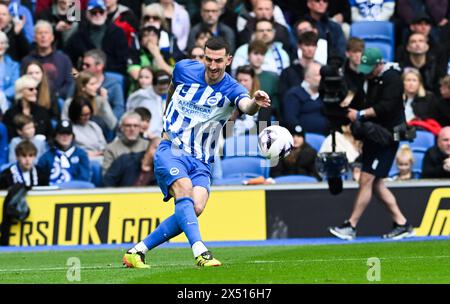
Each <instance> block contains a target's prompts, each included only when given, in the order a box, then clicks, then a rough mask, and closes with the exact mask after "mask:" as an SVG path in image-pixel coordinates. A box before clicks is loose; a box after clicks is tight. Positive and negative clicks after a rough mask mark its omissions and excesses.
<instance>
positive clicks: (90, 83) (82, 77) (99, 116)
mask: <svg viewBox="0 0 450 304" xmlns="http://www.w3.org/2000/svg"><path fill="white" fill-rule="evenodd" d="M78 96H83V97H86V98H87V99H88V100H89V101H90V102H91V105H92V109H93V110H94V111H93V117H92V119H93V120H94V121H95V122H97V123H98V124H99V126H100V127H102V130H103V131H104V133H107V132H105V131H113V130H114V129H115V127H116V125H117V118H116V116H115V115H114V113H113V111H112V109H111V105H110V104H109V102H108V92H107V91H106V89H105V88H102V87H101V86H100V81H99V80H98V79H97V77H95V75H94V74H92V73H90V72H85V71H83V72H81V73H80V74H79V75H78V77H77V80H76V83H75V93H74V97H78ZM74 97H73V98H74ZM73 98H72V97H71V98H68V99H66V101H65V102H64V107H63V109H62V111H61V118H62V119H69V107H70V104H71V102H72V100H73Z"/></svg>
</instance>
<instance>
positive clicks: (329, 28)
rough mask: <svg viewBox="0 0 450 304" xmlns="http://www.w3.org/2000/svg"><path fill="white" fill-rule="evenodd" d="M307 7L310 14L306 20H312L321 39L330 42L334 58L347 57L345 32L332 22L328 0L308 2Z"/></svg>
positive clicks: (309, 0)
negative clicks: (328, 11)
mask: <svg viewBox="0 0 450 304" xmlns="http://www.w3.org/2000/svg"><path fill="white" fill-rule="evenodd" d="M306 5H307V7H308V9H309V13H308V14H307V15H306V17H305V18H306V19H308V20H310V21H311V22H312V23H313V24H314V25H315V26H316V27H317V29H318V30H319V38H322V39H325V40H327V41H329V42H330V45H329V46H328V48H329V50H330V54H331V55H332V56H339V57H341V58H344V57H345V49H346V46H347V43H346V40H345V36H344V32H343V31H342V29H341V26H340V25H339V24H337V23H336V22H334V21H332V20H331V19H330V18H329V17H328V16H327V10H328V1H327V0H307V2H306Z"/></svg>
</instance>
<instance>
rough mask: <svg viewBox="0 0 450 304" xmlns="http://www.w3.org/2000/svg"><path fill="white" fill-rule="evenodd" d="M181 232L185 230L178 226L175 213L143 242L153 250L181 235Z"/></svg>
mask: <svg viewBox="0 0 450 304" xmlns="http://www.w3.org/2000/svg"><path fill="white" fill-rule="evenodd" d="M181 232H183V230H181V228H180V227H179V226H178V224H177V219H176V217H175V214H173V215H171V216H169V217H168V218H166V219H165V220H164V221H163V222H162V223H161V224H159V225H158V227H157V228H156V229H155V230H154V231H153V232H152V233H150V235H148V236H147V237H146V238H145V239H144V240H143V242H144V244H145V246H146V247H147V248H148V250H151V249H153V248H155V247H156V246H159V245H160V244H162V243H164V242H166V241H168V240H170V239H171V238H173V237H175V236H177V235H179V234H180V233H181Z"/></svg>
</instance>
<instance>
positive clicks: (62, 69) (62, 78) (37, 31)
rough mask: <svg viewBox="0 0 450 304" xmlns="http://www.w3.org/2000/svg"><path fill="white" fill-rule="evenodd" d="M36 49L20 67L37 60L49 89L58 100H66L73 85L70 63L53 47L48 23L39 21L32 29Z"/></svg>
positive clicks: (51, 31)
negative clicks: (43, 71)
mask: <svg viewBox="0 0 450 304" xmlns="http://www.w3.org/2000/svg"><path fill="white" fill-rule="evenodd" d="M34 39H35V41H36V48H35V49H34V50H33V51H32V52H31V53H30V54H29V55H28V56H26V57H25V58H23V60H22V66H26V65H27V64H28V63H29V62H30V61H32V60H37V61H39V62H40V63H42V66H43V67H44V69H45V72H46V73H47V76H48V78H49V81H50V88H51V90H52V92H53V93H55V95H56V96H57V97H59V98H62V99H66V98H67V97H69V96H67V93H68V90H69V89H70V87H71V86H72V85H73V83H74V80H73V76H72V63H71V62H70V59H69V57H68V56H67V55H66V54H64V53H63V52H62V51H60V50H57V49H55V48H54V47H53V42H54V40H55V37H54V35H53V28H52V25H51V24H50V23H49V22H48V21H44V20H39V21H38V22H37V23H36V25H35V27H34Z"/></svg>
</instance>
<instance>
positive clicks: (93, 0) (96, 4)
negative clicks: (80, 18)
mask: <svg viewBox="0 0 450 304" xmlns="http://www.w3.org/2000/svg"><path fill="white" fill-rule="evenodd" d="M94 8H99V9H102V10H106V5H105V2H103V0H89V1H88V4H87V9H88V11H90V10H92V9H94Z"/></svg>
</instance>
